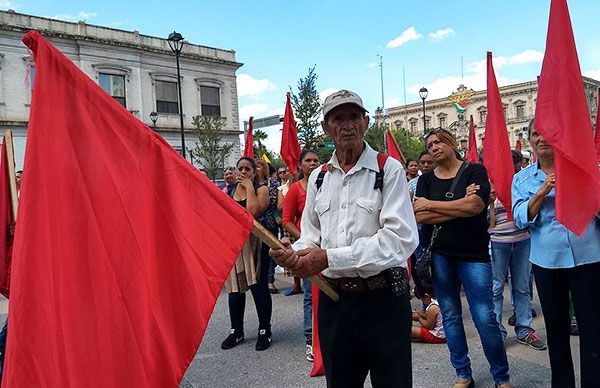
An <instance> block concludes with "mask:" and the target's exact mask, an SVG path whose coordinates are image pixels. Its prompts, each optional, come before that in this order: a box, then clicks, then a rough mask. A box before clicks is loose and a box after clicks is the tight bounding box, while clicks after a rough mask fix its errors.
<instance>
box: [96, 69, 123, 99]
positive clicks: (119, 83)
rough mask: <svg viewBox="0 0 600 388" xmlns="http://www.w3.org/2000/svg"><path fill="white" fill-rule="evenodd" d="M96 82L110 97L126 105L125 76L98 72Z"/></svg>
mask: <svg viewBox="0 0 600 388" xmlns="http://www.w3.org/2000/svg"><path fill="white" fill-rule="evenodd" d="M98 83H99V84H100V86H101V87H102V89H104V91H106V93H108V94H109V95H110V96H111V97H112V98H114V99H115V100H117V101H118V102H119V104H121V105H123V106H124V107H127V105H126V104H125V103H126V101H125V76H124V75H115V74H105V73H98Z"/></svg>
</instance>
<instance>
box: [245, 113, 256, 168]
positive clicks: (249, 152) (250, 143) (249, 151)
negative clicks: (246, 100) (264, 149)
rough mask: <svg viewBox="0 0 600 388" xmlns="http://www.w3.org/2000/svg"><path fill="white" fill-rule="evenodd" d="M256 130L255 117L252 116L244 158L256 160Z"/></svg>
mask: <svg viewBox="0 0 600 388" xmlns="http://www.w3.org/2000/svg"><path fill="white" fill-rule="evenodd" d="M253 129H254V117H252V116H250V120H249V121H248V132H246V145H245V146H244V156H245V157H248V158H250V159H254V137H253V136H252V131H253Z"/></svg>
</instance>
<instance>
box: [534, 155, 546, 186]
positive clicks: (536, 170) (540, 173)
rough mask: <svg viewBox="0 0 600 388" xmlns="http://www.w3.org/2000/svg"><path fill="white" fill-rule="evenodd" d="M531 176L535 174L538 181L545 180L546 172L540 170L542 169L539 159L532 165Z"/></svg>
mask: <svg viewBox="0 0 600 388" xmlns="http://www.w3.org/2000/svg"><path fill="white" fill-rule="evenodd" d="M532 168H533V176H535V177H536V178H537V179H538V180H540V181H542V182H543V181H545V180H546V173H545V172H544V171H542V169H541V168H540V161H539V160H538V161H536V162H535V163H534V164H533V166H532Z"/></svg>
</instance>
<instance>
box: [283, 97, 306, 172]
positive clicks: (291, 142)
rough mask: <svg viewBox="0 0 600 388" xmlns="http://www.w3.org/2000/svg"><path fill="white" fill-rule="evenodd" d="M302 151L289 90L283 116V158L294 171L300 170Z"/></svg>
mask: <svg viewBox="0 0 600 388" xmlns="http://www.w3.org/2000/svg"><path fill="white" fill-rule="evenodd" d="M300 152H301V151H300V144H299V143H298V130H297V129H296V121H295V120H294V111H293V110H292V103H291V102H290V92H288V93H287V98H286V102H285V114H284V116H283V133H282V134H281V158H282V159H283V161H284V162H285V164H286V165H287V166H288V168H289V169H290V171H292V172H294V171H296V170H298V162H299V159H300Z"/></svg>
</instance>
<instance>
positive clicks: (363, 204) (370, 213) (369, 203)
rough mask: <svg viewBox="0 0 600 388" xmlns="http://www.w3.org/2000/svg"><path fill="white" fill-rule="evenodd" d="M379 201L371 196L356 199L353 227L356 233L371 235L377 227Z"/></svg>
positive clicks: (379, 210) (379, 208) (379, 209)
mask: <svg viewBox="0 0 600 388" xmlns="http://www.w3.org/2000/svg"><path fill="white" fill-rule="evenodd" d="M380 212H381V202H380V201H377V200H375V199H372V198H367V197H359V198H358V199H357V200H356V213H355V222H354V224H355V227H356V233H357V234H358V235H372V234H373V233H376V232H377V230H378V229H379V213H380Z"/></svg>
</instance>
